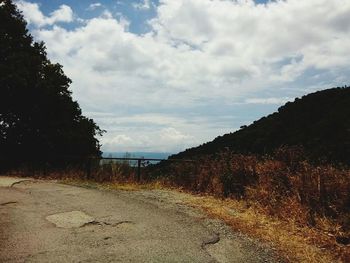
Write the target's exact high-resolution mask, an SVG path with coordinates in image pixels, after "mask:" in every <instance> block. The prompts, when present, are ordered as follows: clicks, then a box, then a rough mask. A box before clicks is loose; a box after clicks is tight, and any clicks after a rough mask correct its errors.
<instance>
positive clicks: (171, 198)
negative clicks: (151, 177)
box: [0, 177, 274, 263]
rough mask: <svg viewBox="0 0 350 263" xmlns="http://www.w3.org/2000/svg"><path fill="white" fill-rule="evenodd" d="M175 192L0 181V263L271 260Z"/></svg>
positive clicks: (265, 250) (256, 244) (263, 249)
mask: <svg viewBox="0 0 350 263" xmlns="http://www.w3.org/2000/svg"><path fill="white" fill-rule="evenodd" d="M186 198H187V195H186V194H183V193H178V192H175V191H164V190H163V191H162V190H153V191H116V190H113V191H112V190H98V189H88V188H82V187H75V186H70V185H64V184H60V183H57V182H54V181H38V180H31V179H29V180H25V179H18V178H9V177H0V262H201V263H202V262H273V261H274V259H273V257H272V252H271V251H270V250H269V249H268V248H266V246H263V245H260V244H259V242H257V241H254V240H251V239H249V238H247V237H244V236H242V235H240V234H237V233H233V232H231V230H230V228H229V227H228V226H226V225H225V224H224V223H222V222H220V221H218V220H213V219H209V218H207V217H206V215H205V214H204V213H203V212H201V211H199V210H196V209H194V208H191V207H188V206H187V205H185V204H184V200H185V199H186Z"/></svg>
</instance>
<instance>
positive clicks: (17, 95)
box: [0, 0, 102, 160]
mask: <svg viewBox="0 0 350 263" xmlns="http://www.w3.org/2000/svg"><path fill="white" fill-rule="evenodd" d="M70 83H71V80H70V79H69V78H68V77H67V76H66V75H65V74H64V72H63V70H62V66H61V65H59V64H53V63H51V62H50V60H49V59H48V58H47V55H46V52H45V46H44V43H42V42H41V43H37V42H35V41H34V40H33V38H32V36H31V35H30V34H29V33H28V30H27V29H26V22H25V21H24V19H23V17H22V15H21V13H20V12H19V11H18V10H17V8H16V6H15V5H14V4H13V3H12V1H11V0H0V158H1V159H16V160H21V159H22V160H24V159H26V160H27V159H28V158H33V159H34V158H39V159H40V158H48V157H52V158H55V157H64V156H80V157H82V156H91V155H93V156H98V155H100V154H101V153H100V145H99V142H98V140H97V139H96V136H97V135H101V134H102V131H101V130H100V128H99V127H98V126H97V125H96V124H95V123H94V121H93V120H92V119H89V118H86V117H84V116H82V112H81V109H80V107H79V105H78V103H77V102H76V101H73V100H72V97H71V92H70V91H69V89H68V88H69V85H70Z"/></svg>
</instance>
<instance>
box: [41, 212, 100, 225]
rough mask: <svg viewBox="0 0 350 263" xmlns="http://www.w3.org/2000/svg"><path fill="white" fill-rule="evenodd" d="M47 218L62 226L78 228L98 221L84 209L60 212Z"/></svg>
mask: <svg viewBox="0 0 350 263" xmlns="http://www.w3.org/2000/svg"><path fill="white" fill-rule="evenodd" d="M46 220H48V221H50V222H51V223H53V224H55V225H56V227H60V228H78V227H82V226H85V225H87V224H89V223H96V224H98V222H96V221H95V219H94V218H93V217H91V216H89V215H87V214H85V213H84V212H82V211H71V212H65V213H58V214H54V215H50V216H47V217H46Z"/></svg>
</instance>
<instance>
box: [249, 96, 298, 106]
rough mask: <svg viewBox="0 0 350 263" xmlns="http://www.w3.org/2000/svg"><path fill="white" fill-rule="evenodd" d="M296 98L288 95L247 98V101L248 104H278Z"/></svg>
mask: <svg viewBox="0 0 350 263" xmlns="http://www.w3.org/2000/svg"><path fill="white" fill-rule="evenodd" d="M292 100H294V98H288V97H283V98H250V99H246V100H245V103H247V104H276V105H281V104H285V103H287V102H288V101H292Z"/></svg>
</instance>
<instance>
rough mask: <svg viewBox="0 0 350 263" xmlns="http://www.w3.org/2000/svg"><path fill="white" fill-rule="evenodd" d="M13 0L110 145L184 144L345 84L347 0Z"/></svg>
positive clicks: (349, 29)
mask: <svg viewBox="0 0 350 263" xmlns="http://www.w3.org/2000/svg"><path fill="white" fill-rule="evenodd" d="M16 2H17V4H18V7H19V8H20V9H21V10H22V12H23V14H24V17H25V19H26V20H27V22H28V26H29V28H30V31H31V33H32V34H33V36H34V37H35V39H37V40H43V41H44V42H45V43H46V46H47V51H48V55H49V57H50V59H51V60H52V61H53V62H58V63H60V64H62V65H63V67H64V71H65V73H66V74H67V75H68V76H69V77H70V78H71V79H72V80H73V84H72V86H71V89H72V91H73V96H74V99H76V100H78V102H79V103H80V105H81V107H82V109H83V112H84V114H85V115H88V116H89V117H92V118H94V120H95V121H96V122H97V123H98V124H99V125H100V126H101V128H103V129H105V130H107V133H106V134H105V136H104V137H103V138H102V140H101V141H102V143H103V147H102V149H103V150H104V151H164V152H177V151H181V150H184V149H185V148H187V147H191V146H196V145H198V144H201V143H204V142H206V141H209V140H212V139H214V138H215V137H216V136H219V135H222V134H224V133H227V132H233V131H235V130H236V129H238V128H239V127H240V126H242V125H246V124H249V123H251V122H253V121H254V120H256V119H259V118H260V117H262V116H264V115H267V114H269V113H272V112H274V111H276V110H277V109H278V107H280V106H281V105H283V104H284V103H285V102H287V101H290V100H293V99H294V98H295V97H300V96H302V95H305V94H307V93H310V92H313V91H316V90H320V89H324V88H331V87H334V86H343V85H348V84H349V83H350V81H349V78H350V74H349V73H350V72H349V68H350V67H349V66H350V54H349V52H348V47H349V45H350V2H344V1H342V0H333V1H328V0H308V1H300V0H285V1H282V0H281V1H268V2H266V1H256V2H254V1H253V0H159V1H158V0H157V1H155V0H139V1H137V0H135V1H132V0H131V1H125V0H124V1H123V0H119V1H118V0H103V1H98V0H96V1H73V0H51V1H43V0H41V1H39V0H28V1H27V0H18V1H16Z"/></svg>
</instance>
